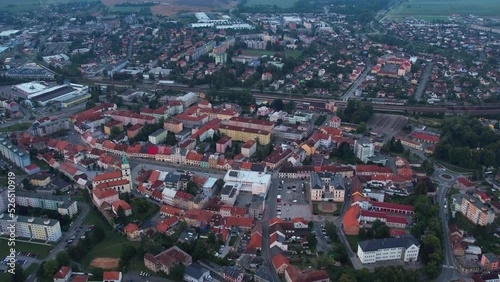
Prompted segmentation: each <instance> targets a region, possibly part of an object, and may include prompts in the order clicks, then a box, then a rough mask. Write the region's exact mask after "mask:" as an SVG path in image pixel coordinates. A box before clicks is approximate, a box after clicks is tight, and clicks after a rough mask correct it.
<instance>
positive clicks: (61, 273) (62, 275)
mask: <svg viewBox="0 0 500 282" xmlns="http://www.w3.org/2000/svg"><path fill="white" fill-rule="evenodd" d="M71 274H72V271H71V267H68V266H61V268H59V270H58V271H57V272H56V274H54V282H68V281H69V279H70V278H71Z"/></svg>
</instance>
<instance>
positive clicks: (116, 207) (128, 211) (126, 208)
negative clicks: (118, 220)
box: [111, 200, 132, 216]
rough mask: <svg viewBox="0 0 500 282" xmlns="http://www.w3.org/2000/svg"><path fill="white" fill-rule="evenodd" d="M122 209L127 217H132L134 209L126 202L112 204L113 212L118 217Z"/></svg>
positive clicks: (120, 201)
mask: <svg viewBox="0 0 500 282" xmlns="http://www.w3.org/2000/svg"><path fill="white" fill-rule="evenodd" d="M120 208H122V209H123V212H124V214H125V216H130V215H132V207H130V205H129V204H128V203H127V202H125V201H124V200H118V201H114V202H113V203H112V204H111V209H112V210H113V212H114V213H115V214H116V215H118V210H119V209H120Z"/></svg>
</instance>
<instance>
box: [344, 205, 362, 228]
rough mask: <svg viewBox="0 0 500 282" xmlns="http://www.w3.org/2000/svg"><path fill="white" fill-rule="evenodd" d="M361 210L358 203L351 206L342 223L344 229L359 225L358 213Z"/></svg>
mask: <svg viewBox="0 0 500 282" xmlns="http://www.w3.org/2000/svg"><path fill="white" fill-rule="evenodd" d="M360 212H361V207H360V206H358V205H354V206H350V207H349V209H348V210H347V211H346V213H345V215H344V218H343V219H342V224H343V225H344V229H349V227H352V226H355V227H359V222H358V215H359V213H360Z"/></svg>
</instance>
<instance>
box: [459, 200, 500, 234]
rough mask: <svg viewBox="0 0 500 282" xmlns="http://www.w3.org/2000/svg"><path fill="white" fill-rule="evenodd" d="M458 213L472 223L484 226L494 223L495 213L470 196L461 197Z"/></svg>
mask: <svg viewBox="0 0 500 282" xmlns="http://www.w3.org/2000/svg"><path fill="white" fill-rule="evenodd" d="M461 198H462V199H461V201H460V212H461V213H462V214H463V215H464V216H465V217H466V218H467V219H468V220H470V221H471V222H472V223H474V224H476V225H480V226H485V225H488V224H490V223H493V221H495V212H494V211H493V210H492V209H491V208H489V207H488V206H486V205H485V204H483V203H481V201H479V200H478V199H476V198H475V197H473V196H471V195H467V194H463V195H461Z"/></svg>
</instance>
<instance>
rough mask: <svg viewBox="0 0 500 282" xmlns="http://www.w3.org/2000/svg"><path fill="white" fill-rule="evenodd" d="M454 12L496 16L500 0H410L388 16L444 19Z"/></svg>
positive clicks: (498, 12) (499, 7) (499, 9)
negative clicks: (499, 0)
mask: <svg viewBox="0 0 500 282" xmlns="http://www.w3.org/2000/svg"><path fill="white" fill-rule="evenodd" d="M452 14H465V15H468V14H475V15H480V16H496V15H498V14H500V5H498V0H477V1H470V0H408V1H404V2H402V3H401V4H399V5H398V6H396V7H395V8H394V9H392V10H391V11H390V12H389V13H388V17H389V18H392V17H393V16H394V17H396V18H398V17H401V16H414V17H415V18H418V19H423V20H433V19H443V18H447V17H448V16H451V15H452Z"/></svg>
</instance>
